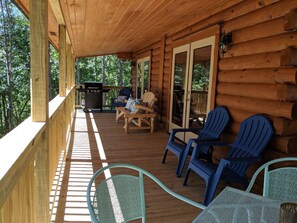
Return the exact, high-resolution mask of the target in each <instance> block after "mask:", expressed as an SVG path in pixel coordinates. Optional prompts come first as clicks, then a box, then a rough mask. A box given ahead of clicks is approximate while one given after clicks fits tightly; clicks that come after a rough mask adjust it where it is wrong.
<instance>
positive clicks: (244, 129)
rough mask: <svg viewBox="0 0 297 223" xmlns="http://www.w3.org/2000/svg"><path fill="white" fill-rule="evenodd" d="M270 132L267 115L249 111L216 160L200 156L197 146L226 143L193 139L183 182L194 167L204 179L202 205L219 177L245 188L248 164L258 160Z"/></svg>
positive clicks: (271, 132)
mask: <svg viewBox="0 0 297 223" xmlns="http://www.w3.org/2000/svg"><path fill="white" fill-rule="evenodd" d="M272 135H273V128H272V125H271V123H270V122H269V121H268V119H267V118H265V117H264V116H261V115H253V116H251V117H249V118H248V119H246V120H245V121H243V122H242V123H241V124H240V129H239V133H238V135H237V137H236V139H235V141H234V143H233V144H231V145H230V146H231V150H230V151H229V153H228V155H227V158H225V159H221V160H220V162H219V164H213V163H209V162H205V161H204V160H201V159H200V157H199V153H200V148H203V147H204V146H227V145H228V143H226V142H196V145H195V146H194V147H195V148H194V151H193V154H192V157H191V160H190V163H189V166H188V169H187V173H186V177H185V180H184V185H186V184H187V181H188V178H189V173H190V171H191V170H192V171H194V172H195V173H196V174H198V175H199V176H200V177H202V178H203V179H204V180H205V182H206V189H205V198H204V205H208V204H209V203H210V202H211V201H212V199H213V197H214V194H215V191H216V188H217V185H218V182H219V180H220V179H222V180H226V181H227V182H232V183H240V184H242V185H243V186H244V188H247V186H248V184H249V181H248V178H247V176H246V171H247V169H248V167H249V166H250V165H251V164H252V163H254V162H257V161H259V160H260V157H261V153H262V151H263V150H264V148H265V147H266V146H267V144H268V143H269V141H270V139H271V137H272Z"/></svg>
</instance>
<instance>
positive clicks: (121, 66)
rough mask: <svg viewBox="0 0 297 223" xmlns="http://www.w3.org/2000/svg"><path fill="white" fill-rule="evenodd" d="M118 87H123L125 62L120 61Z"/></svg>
mask: <svg viewBox="0 0 297 223" xmlns="http://www.w3.org/2000/svg"><path fill="white" fill-rule="evenodd" d="M119 71H120V72H119V76H118V86H123V61H121V60H119Z"/></svg>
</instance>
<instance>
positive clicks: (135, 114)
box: [116, 92, 157, 133]
mask: <svg viewBox="0 0 297 223" xmlns="http://www.w3.org/2000/svg"><path fill="white" fill-rule="evenodd" d="M156 101H157V98H156V97H155V95H154V93H152V92H146V93H144V94H143V96H142V98H141V104H137V103H134V104H133V110H132V111H131V110H128V109H127V107H117V108H116V122H117V123H118V122H119V119H120V118H121V117H124V120H125V126H124V129H125V133H128V132H129V129H150V131H151V133H152V132H153V131H154V120H155V117H156V113H155V112H154V109H153V106H154V104H155V102H156ZM127 104H128V103H127ZM130 124H133V126H130Z"/></svg>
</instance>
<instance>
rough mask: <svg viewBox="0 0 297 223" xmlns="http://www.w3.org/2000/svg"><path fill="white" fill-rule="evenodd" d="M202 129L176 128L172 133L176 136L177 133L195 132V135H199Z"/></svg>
mask: <svg viewBox="0 0 297 223" xmlns="http://www.w3.org/2000/svg"><path fill="white" fill-rule="evenodd" d="M201 129H202V128H176V129H172V132H175V134H176V133H177V132H193V133H197V134H199V132H200V130H201Z"/></svg>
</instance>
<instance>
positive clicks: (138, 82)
mask: <svg viewBox="0 0 297 223" xmlns="http://www.w3.org/2000/svg"><path fill="white" fill-rule="evenodd" d="M141 77H142V63H138V64H137V97H138V98H140V97H141V88H142V78H141Z"/></svg>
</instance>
